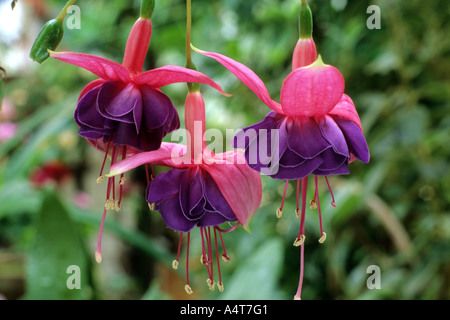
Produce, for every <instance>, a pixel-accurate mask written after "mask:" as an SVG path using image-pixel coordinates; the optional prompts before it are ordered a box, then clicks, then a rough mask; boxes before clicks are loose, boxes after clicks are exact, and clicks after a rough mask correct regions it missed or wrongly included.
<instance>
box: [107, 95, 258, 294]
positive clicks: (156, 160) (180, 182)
mask: <svg viewBox="0 0 450 320" xmlns="http://www.w3.org/2000/svg"><path fill="white" fill-rule="evenodd" d="M185 112H186V133H187V136H188V139H187V140H188V142H189V145H188V146H183V145H179V144H171V143H163V144H162V146H161V148H160V149H159V150H156V151H150V152H144V153H140V154H136V155H134V156H131V157H129V158H128V159H126V160H123V161H121V162H118V163H115V164H114V165H112V166H111V173H110V174H109V175H108V176H114V175H119V174H123V173H124V172H126V171H128V170H131V169H133V168H136V167H137V166H140V165H143V164H154V165H161V166H166V167H170V168H172V169H171V170H170V171H168V172H165V173H162V174H160V175H158V176H157V177H156V178H155V179H154V180H153V181H151V182H150V183H149V185H148V187H147V192H146V194H147V202H148V203H149V204H150V207H151V208H152V209H153V208H154V209H156V210H157V211H159V212H160V214H161V217H162V219H163V220H164V221H165V223H166V225H167V227H169V228H171V229H173V230H175V231H178V232H181V235H180V242H179V243H180V247H181V243H182V238H183V234H184V233H187V242H188V244H187V258H186V272H187V285H186V288H185V289H186V292H187V293H189V294H190V293H192V289H191V287H190V284H189V272H188V268H189V261H188V259H189V242H190V234H191V231H192V229H193V228H194V227H199V229H200V234H201V238H202V262H203V263H204V264H205V265H206V267H207V270H208V275H209V277H208V285H209V287H210V289H211V290H212V289H213V288H214V272H213V267H214V259H213V250H214V249H215V251H216V262H215V263H217V270H218V278H219V281H218V283H217V285H218V288H219V290H220V291H223V283H222V278H221V273H220V262H219V260H220V259H219V255H218V237H217V235H219V237H220V241H221V243H222V247H223V250H224V253H223V255H222V257H223V259H225V261H227V260H229V257H228V256H227V253H226V250H225V246H224V242H223V238H222V233H224V232H230V231H232V230H234V229H235V228H236V227H237V226H238V225H239V224H241V225H242V226H243V227H244V228H245V229H248V225H249V222H250V219H251V217H252V216H253V215H254V214H255V212H256V211H257V209H258V207H259V205H260V202H261V197H262V186H261V179H260V177H259V174H258V173H257V172H256V171H254V170H252V169H250V168H249V167H248V166H247V164H246V162H245V158H244V155H243V153H242V152H241V151H230V152H227V153H223V154H214V153H213V152H211V151H210V150H209V149H208V148H207V146H206V143H205V140H204V133H205V103H204V101H203V97H202V95H201V93H200V92H199V91H194V92H190V93H189V94H188V96H187V99H186V109H185ZM196 125H199V127H200V128H201V130H199V131H197V130H195V126H196ZM235 221H237V222H238V223H237V224H235V226H234V227H232V228H231V229H230V230H227V231H225V230H223V229H221V228H220V227H219V226H220V225H221V224H223V223H225V222H228V223H231V222H235ZM211 228H212V231H213V232H214V234H213V232H212V231H211ZM213 237H214V239H213ZM213 240H214V241H213ZM213 244H214V247H213ZM180 247H179V248H178V255H177V260H175V261H174V263H173V266H174V268H177V267H178V264H179V258H180Z"/></svg>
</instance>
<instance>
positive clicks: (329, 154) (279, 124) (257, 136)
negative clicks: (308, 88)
mask: <svg viewBox="0 0 450 320" xmlns="http://www.w3.org/2000/svg"><path fill="white" fill-rule="evenodd" d="M276 130H278V133H279V134H277V131H276ZM233 142H234V143H233V144H234V147H235V148H242V149H245V156H246V160H247V163H248V165H249V166H250V167H251V168H253V169H254V170H256V171H258V172H261V173H263V174H265V175H268V176H271V177H272V178H274V179H280V180H296V179H302V178H305V177H307V176H308V175H310V174H313V175H320V176H328V175H341V174H348V173H349V169H348V164H349V162H350V159H351V155H354V156H355V157H356V158H357V159H358V160H360V161H362V162H365V163H367V162H369V157H370V156H369V149H368V146H367V142H366V139H365V137H364V135H363V134H362V132H361V130H360V129H359V128H358V126H357V125H356V124H354V123H353V122H351V121H348V120H344V119H341V118H338V117H334V116H325V117H321V118H311V117H296V118H293V117H286V116H283V115H280V114H277V113H276V112H274V111H272V112H270V113H269V114H268V115H267V116H266V118H265V119H264V120H263V121H261V122H259V123H256V124H254V125H252V126H250V127H247V128H244V129H243V130H241V131H240V132H239V133H238V134H237V135H236V136H235V138H234V141H233Z"/></svg>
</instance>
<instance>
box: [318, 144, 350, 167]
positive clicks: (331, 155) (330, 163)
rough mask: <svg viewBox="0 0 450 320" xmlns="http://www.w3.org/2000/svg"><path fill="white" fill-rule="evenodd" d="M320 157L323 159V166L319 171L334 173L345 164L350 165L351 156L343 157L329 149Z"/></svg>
mask: <svg viewBox="0 0 450 320" xmlns="http://www.w3.org/2000/svg"><path fill="white" fill-rule="evenodd" d="M318 157H320V158H321V159H322V161H323V162H322V164H321V165H320V167H318V168H317V169H318V170H323V171H333V170H336V169H337V168H339V167H340V166H342V165H343V164H344V163H348V160H349V159H350V156H343V155H341V154H337V153H336V152H334V150H333V149H331V148H330V149H327V150H325V151H324V152H322V153H321V154H320V155H319V156H318Z"/></svg>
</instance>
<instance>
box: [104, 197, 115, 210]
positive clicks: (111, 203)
mask: <svg viewBox="0 0 450 320" xmlns="http://www.w3.org/2000/svg"><path fill="white" fill-rule="evenodd" d="M105 208H106V210H112V209H115V208H116V204H115V202H114V200H112V199H108V200H106V202H105Z"/></svg>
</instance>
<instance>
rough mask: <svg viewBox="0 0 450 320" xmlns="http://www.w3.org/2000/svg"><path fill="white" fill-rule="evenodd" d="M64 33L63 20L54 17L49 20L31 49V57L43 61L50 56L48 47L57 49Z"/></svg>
mask: <svg viewBox="0 0 450 320" xmlns="http://www.w3.org/2000/svg"><path fill="white" fill-rule="evenodd" d="M63 35H64V27H63V23H62V21H59V20H57V19H52V20H50V21H49V22H47V23H46V24H45V25H44V27H42V30H41V31H40V32H39V35H38V36H37V38H36V40H35V41H34V43H33V47H32V48H31V51H30V58H31V59H33V60H34V61H36V62H38V63H42V62H44V61H45V60H47V58H48V57H49V56H50V54H49V53H48V49H50V50H55V49H56V48H57V47H58V45H59V43H60V42H61V40H62V38H63Z"/></svg>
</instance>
